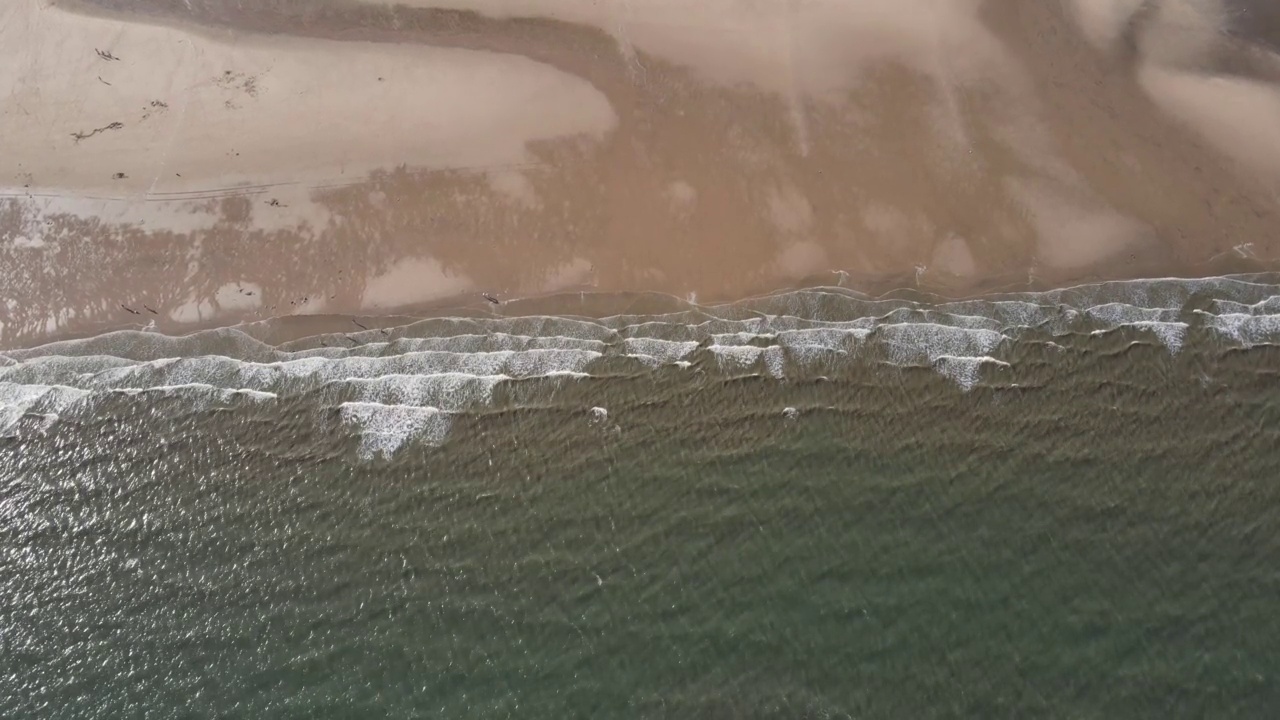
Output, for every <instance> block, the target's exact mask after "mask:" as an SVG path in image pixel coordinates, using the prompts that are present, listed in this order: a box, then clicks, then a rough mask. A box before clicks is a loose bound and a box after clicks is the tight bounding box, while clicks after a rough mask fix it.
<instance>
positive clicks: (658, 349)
mask: <svg viewBox="0 0 1280 720" xmlns="http://www.w3.org/2000/svg"><path fill="white" fill-rule="evenodd" d="M622 347H623V349H624V350H625V352H626V353H627V354H628V355H645V356H648V357H651V358H654V359H655V360H657V361H659V362H663V363H671V362H675V361H677V360H683V359H684V358H686V357H688V356H689V355H690V354H691V353H693V351H694V350H697V349H698V342H697V341H696V340H689V341H685V342H681V341H677V340H659V339H657V338H647V337H638V338H637V337H631V338H626V339H624V340H623V341H622Z"/></svg>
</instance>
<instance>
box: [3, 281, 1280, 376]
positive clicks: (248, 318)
mask: <svg viewBox="0 0 1280 720" xmlns="http://www.w3.org/2000/svg"><path fill="white" fill-rule="evenodd" d="M831 274H833V275H838V274H839V273H837V272H833V273H831ZM1275 274H1280V263H1274V264H1270V265H1268V266H1265V267H1264V266H1258V265H1247V264H1237V265H1234V266H1233V267H1231V268H1230V269H1226V268H1224V271H1223V272H1221V273H1213V274H1196V275H1157V276H1141V277H1130V276H1127V275H1117V276H1114V277H1105V276H1087V277H1080V278H1077V279H1074V280H1071V281H1064V282H1062V283H1059V284H1044V285H1035V286H1031V285H1025V284H1022V283H1019V282H1017V281H1016V280H1015V279H1013V278H1009V279H1008V282H999V281H990V279H989V281H988V282H985V283H982V284H981V285H979V286H974V287H972V288H970V290H969V291H967V292H959V291H957V289H956V288H955V287H954V286H951V287H944V286H929V285H916V286H912V285H908V284H902V283H894V282H891V281H888V280H885V281H882V282H881V284H878V285H861V286H853V285H839V284H836V285H832V284H819V283H813V284H801V285H794V286H790V287H783V288H775V289H773V290H761V291H760V292H757V293H751V294H747V295H745V296H741V297H734V298H706V299H697V300H690V299H688V298H681V297H678V296H676V295H671V294H667V293H662V292H658V291H624V292H612V293H610V292H601V291H598V290H595V289H593V288H589V287H583V288H579V289H572V288H567V289H562V290H557V291H553V292H548V293H543V294H539V295H532V296H523V297H514V298H505V299H503V300H501V303H500V305H497V306H495V305H494V304H492V303H490V302H489V301H487V300H486V299H485V298H484V297H483V295H481V294H476V293H468V294H465V295H458V296H453V297H449V298H443V299H440V300H435V301H431V302H425V303H416V304H411V305H405V306H401V307H396V308H389V309H387V310H386V311H384V312H375V313H366V312H360V311H356V312H349V313H328V312H326V313H315V314H297V315H277V316H269V317H262V316H253V315H248V314H242V315H234V314H231V315H228V316H224V317H219V318H217V319H214V320H210V321H207V322H194V323H170V324H166V325H165V326H160V325H157V326H156V327H154V328H148V327H144V326H140V325H138V324H116V325H103V326H100V327H96V328H87V329H85V330H84V331H83V332H75V333H67V334H60V335H56V336H50V337H43V338H41V339H40V340H39V341H38V342H34V343H30V344H20V345H9V344H6V345H5V346H3V347H0V356H3V355H4V354H5V353H6V352H11V351H12V352H25V351H30V350H38V349H40V348H42V347H46V346H50V345H56V344H60V343H66V342H76V341H81V340H91V339H93V338H96V337H101V336H105V335H109V334H112V333H117V332H146V333H154V334H156V335H158V336H161V337H165V338H170V339H178V338H183V337H190V336H194V335H199V334H203V333H208V332H212V331H217V330H237V331H239V332H242V333H245V334H246V335H248V336H249V337H252V338H254V339H257V340H260V341H262V342H265V343H267V344H270V345H281V344H287V343H290V342H294V341H297V340H300V339H304V338H308V337H313V336H318V335H325V334H338V335H343V334H345V335H356V334H359V333H361V332H367V331H371V330H380V329H382V328H390V327H397V326H403V325H409V324H413V323H416V322H420V321H424V320H435V319H462V320H465V319H481V320H496V319H509V320H519V319H528V318H566V319H573V318H581V319H587V320H601V319H605V318H609V317H618V316H631V315H634V316H637V317H645V316H653V317H657V316H661V315H666V314H670V313H679V312H688V311H696V310H699V309H723V308H725V307H728V306H733V305H739V304H743V305H745V304H750V303H752V302H753V301H761V300H765V299H768V298H770V297H776V296H779V295H784V294H787V293H793V292H796V293H804V292H806V291H811V292H818V293H820V292H822V291H840V292H841V293H850V294H853V295H857V296H861V297H863V298H864V299H866V300H869V301H882V300H890V299H902V298H911V299H914V301H915V302H919V303H922V304H924V305H926V306H927V305H930V304H937V305H943V304H948V303H962V302H969V301H986V300H994V299H999V298H1005V297H1008V296H1010V295H1023V294H1026V295H1033V296H1034V295H1050V294H1053V293H1058V292H1064V291H1071V290H1076V289H1079V288H1084V287H1090V286H1096V285H1107V284H1113V283H1118V284H1124V283H1135V284H1137V283H1153V284H1159V283H1171V284H1177V283H1195V282H1199V281H1212V280H1234V279H1242V278H1243V279H1246V280H1247V279H1251V278H1253V277H1254V276H1271V275H1275ZM499 308H501V310H500V309H499Z"/></svg>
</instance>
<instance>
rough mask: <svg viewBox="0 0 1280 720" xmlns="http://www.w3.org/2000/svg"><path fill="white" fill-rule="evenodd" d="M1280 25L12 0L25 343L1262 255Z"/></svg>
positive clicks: (447, 4)
mask: <svg viewBox="0 0 1280 720" xmlns="http://www.w3.org/2000/svg"><path fill="white" fill-rule="evenodd" d="M244 5H250V6H251V7H249V8H248V9H246V8H245V7H243V6H244ZM1276 47H1280V12H1276V11H1275V10H1274V8H1273V6H1272V4H1269V3H1266V2H1262V0H1157V1H1156V2H1146V3H1144V2H1140V1H1139V0H1044V1H1039V0H1037V1H1036V2H1027V1H1026V0H985V1H984V0H703V1H701V2H698V3H689V2H685V1H684V0H400V1H399V2H390V1H389V0H387V1H384V0H366V2H365V3H363V4H362V3H357V2H348V1H345V0H342V1H340V0H261V1H260V2H255V3H248V4H246V3H240V2H235V1H234V0H77V1H72V0H62V1H55V0H8V1H7V2H5V3H3V5H0V97H2V98H3V100H0V103H2V104H0V138H3V140H0V142H3V144H4V147H3V152H0V346H7V345H17V344H23V345H25V344H31V343H35V342H40V341H42V340H44V339H48V338H51V337H57V336H65V335H70V334H83V333H86V332H94V331H98V330H101V329H105V328H110V327H127V326H140V325H146V324H149V323H152V322H153V321H154V323H155V327H157V328H158V329H162V330H165V331H173V332H180V331H182V330H183V328H190V327H195V326H196V324H209V323H214V324H217V323H229V322H237V321H240V320H243V319H248V318H258V317H267V316H276V315H289V314H303V313H309V314H318V313H333V314H341V313H374V312H390V311H393V310H396V309H400V308H404V307H410V306H415V305H420V304H422V303H427V302H431V301H437V300H440V299H442V298H449V297H459V296H460V297H462V298H463V299H464V301H465V302H474V303H478V304H479V305H480V306H485V307H487V303H486V302H485V301H484V300H483V299H481V298H480V295H479V293H480V292H481V291H484V292H489V293H492V294H495V295H498V296H500V297H503V298H508V297H514V296H525V295H534V294H539V293H546V292H549V291H552V290H557V289H567V288H583V289H586V288H590V289H594V290H597V291H602V292H626V291H641V290H647V291H658V292H664V293H671V294H675V295H678V296H680V297H696V298H700V299H723V298H732V297H737V296H742V295H744V294H748V293H752V292H757V291H762V290H770V289H776V288H778V287H780V286H786V285H792V284H797V283H830V284H835V283H837V282H843V283H845V284H846V285H853V286H856V287H865V288H867V289H875V288H880V287H883V286H884V285H886V284H904V283H911V284H914V283H919V284H920V285H923V286H925V287H928V288H931V289H936V290H943V291H946V292H952V293H966V292H974V291H978V290H981V289H983V288H989V287H995V286H1003V287H1044V286H1048V285H1052V284H1057V283H1064V282H1069V281H1074V280H1079V279H1083V278H1087V277H1098V276H1105V277H1128V276H1140V275H1151V274H1161V275H1164V274H1196V273H1201V274H1203V273H1217V272H1223V271H1228V270H1238V269H1252V268H1260V267H1271V266H1273V265H1274V263H1275V262H1276V260H1277V259H1280V57H1278V56H1277V55H1276V54H1275V48H1276ZM126 308H127V309H126ZM134 313H136V314H134Z"/></svg>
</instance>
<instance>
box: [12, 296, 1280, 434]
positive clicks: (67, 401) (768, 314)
mask: <svg viewBox="0 0 1280 720" xmlns="http://www.w3.org/2000/svg"><path fill="white" fill-rule="evenodd" d="M254 330H255V328H254V326H243V327H238V328H222V329H218V330H210V331H204V332H199V333H194V334H192V335H188V336H184V337H169V336H164V335H159V334H156V333H149V332H138V331H123V332H113V333H108V334H104V335H101V336H98V337H93V338H87V339H82V340H72V341H63V342H57V343H51V344H48V345H44V346H41V347H37V348H32V349H24V350H14V351H9V352H7V353H4V354H0V434H7V435H13V434H18V433H24V432H39V433H43V432H46V431H48V429H49V428H50V427H51V426H52V425H53V424H55V423H56V422H58V421H59V420H61V419H64V418H68V417H76V416H80V415H91V414H93V413H94V412H95V410H96V409H97V408H98V407H99V405H100V403H102V402H106V401H120V400H122V399H124V400H127V401H133V402H148V401H149V399H150V398H153V397H155V396H157V395H158V396H163V397H166V398H172V399H177V400H179V401H180V403H181V404H182V405H183V406H184V407H187V408H189V409H190V410H191V411H192V412H198V411H201V410H204V409H208V408H210V407H228V406H237V405H240V404H257V403H272V402H280V401H281V400H282V399H285V398H295V397H307V398H309V399H314V400H317V401H318V402H317V403H315V404H316V406H317V407H318V408H320V409H321V411H322V412H330V413H335V414H336V416H337V417H338V418H339V419H340V420H341V422H342V423H343V424H344V425H345V426H346V427H349V428H351V429H352V431H353V432H355V433H356V434H358V435H359V436H360V444H359V452H360V454H361V455H362V456H365V457H369V458H373V457H390V456H392V455H394V454H395V453H396V452H397V451H399V450H400V449H401V448H402V447H404V446H405V445H406V444H408V443H411V442H416V443H420V444H422V445H426V446H431V445H439V444H441V443H443V442H444V441H445V438H446V436H447V435H448V433H449V429H450V427H451V425H452V423H453V420H454V419H455V418H456V417H457V416H458V415H461V414H466V413H478V412H490V411H494V410H503V409H513V408H538V407H541V406H543V405H545V404H546V403H548V402H549V398H551V397H553V396H554V395H555V394H556V392H557V391H558V390H559V389H560V388H563V387H565V386H566V385H573V384H578V383H583V382H589V381H591V380H593V379H605V378H611V377H626V378H633V379H634V378H641V379H642V378H644V377H646V376H647V375H651V374H653V373H659V372H696V373H700V374H702V375H704V376H706V377H707V378H712V379H714V378H730V379H731V378H738V377H744V376H757V377H763V378H769V379H772V380H773V381H777V382H788V381H795V380H804V379H813V378H828V377H835V376H842V375H845V374H848V373H851V372H855V371H859V370H865V369H866V368H884V367H889V368H930V369H931V370H932V371H934V372H936V373H937V374H938V375H940V376H942V377H944V378H947V379H948V380H949V381H950V382H951V383H953V384H954V385H955V387H956V388H958V389H959V390H960V391H963V392H969V391H972V390H974V389H975V388H979V387H983V386H988V385H990V386H996V387H1000V386H1006V387H1007V386H1014V385H1017V383H1018V373H1019V365H1020V362H1021V360H1022V359H1023V358H1024V357H1025V356H1026V353H1028V352H1029V351H1030V349H1032V348H1038V349H1039V350H1043V351H1050V352H1052V351H1061V350H1063V349H1064V347H1066V346H1072V347H1076V348H1081V347H1083V348H1085V349H1089V348H1097V347H1105V348H1108V349H1109V350H1110V351H1113V352H1114V351H1115V350H1117V349H1119V350H1123V349H1125V348H1128V347H1132V346H1134V345H1149V346H1156V347H1159V348H1162V349H1163V351H1164V352H1166V353H1167V354H1168V355H1169V356H1171V357H1176V356H1178V355H1179V354H1180V353H1182V352H1184V350H1185V348H1187V347H1188V346H1189V345H1192V344H1195V345H1196V347H1204V348H1210V349H1214V348H1219V349H1244V350H1247V349H1249V348H1254V347H1258V346H1263V345H1275V344H1280V278H1277V277H1276V276H1273V275H1248V276H1231V277H1222V278H1209V279H1203V280H1180V279H1160V280H1138V281H1123V282H1108V283H1095V284H1089V285H1081V286H1077V287H1073V288H1066V289H1061V290H1054V291H1050V292H1040V293H1006V294H1000V295H993V296H988V297H985V298H982V299H972V300H963V301H944V300H940V299H937V298H932V297H926V296H922V295H920V294H917V293H909V292H905V291H904V292H900V293H894V294H891V295H887V296H882V297H878V298H871V297H867V296H863V295H859V294H857V293H854V292H851V291H848V290H845V289H842V288H813V289H807V290H797V291H789V292H781V293H776V294H772V295H768V296H763V297H758V298H752V299H748V300H744V301H740V302H736V303H729V304H724V305H716V306H697V305H692V304H690V305H688V306H686V307H684V308H683V309H680V310H679V311H677V312H669V313H665V314H660V315H651V316H639V315H617V316H612V317H604V318H599V319H588V318H578V317H551V316H530V317H492V318H430V319H423V320H419V321H416V322H412V323H408V324H404V325H400V326H396V327H390V328H376V329H370V330H362V331H361V332H358V333H342V332H333V333H325V334H318V335H313V336H309V337H305V338H301V339H297V340H292V341H290V342H287V343H281V344H275V345H273V344H270V343H267V342H264V341H263V340H261V339H258V337H255V332H254ZM259 334H264V333H259ZM1100 344H1101V345H1100ZM583 410H584V412H589V413H590V414H591V417H593V418H594V419H595V420H596V421H599V420H602V419H603V418H605V417H607V412H606V411H605V410H604V409H603V408H601V407H596V406H593V404H592V403H590V402H587V403H586V404H585V405H583Z"/></svg>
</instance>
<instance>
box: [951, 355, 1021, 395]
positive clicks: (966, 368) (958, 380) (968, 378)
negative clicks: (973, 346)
mask: <svg viewBox="0 0 1280 720" xmlns="http://www.w3.org/2000/svg"><path fill="white" fill-rule="evenodd" d="M983 365H996V366H999V367H1005V368H1007V367H1009V363H1007V362H1004V361H1002V360H997V359H995V358H993V357H987V356H983V357H953V356H950V355H943V356H941V357H939V358H938V359H937V360H936V361H935V362H934V364H933V369H934V370H936V371H937V373H938V374H939V375H941V376H943V377H945V378H947V379H949V380H951V381H952V382H954V383H955V384H956V385H958V386H960V389H961V390H962V391H964V392H969V391H970V390H972V389H973V388H974V387H975V386H977V384H978V382H979V381H980V380H981V379H982V377H981V374H982V366H983Z"/></svg>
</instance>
